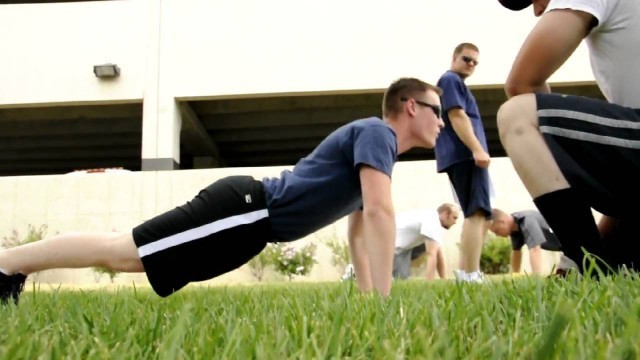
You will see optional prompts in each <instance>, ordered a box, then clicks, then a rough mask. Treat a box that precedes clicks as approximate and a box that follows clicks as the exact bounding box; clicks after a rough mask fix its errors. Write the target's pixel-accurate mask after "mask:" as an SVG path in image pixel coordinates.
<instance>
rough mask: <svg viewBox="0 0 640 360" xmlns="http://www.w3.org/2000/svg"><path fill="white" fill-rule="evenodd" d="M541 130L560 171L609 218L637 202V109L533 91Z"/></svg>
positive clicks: (639, 125) (639, 177) (639, 114)
mask: <svg viewBox="0 0 640 360" xmlns="http://www.w3.org/2000/svg"><path fill="white" fill-rule="evenodd" d="M536 102H537V107H538V111H537V114H538V122H539V128H540V132H541V133H542V134H543V137H544V139H545V141H546V143H547V145H548V146H549V149H550V150H551V153H552V154H553V157H554V159H555V160H556V162H557V164H558V166H559V167H560V169H561V171H562V174H563V175H564V176H565V178H566V179H567V181H568V182H569V184H570V185H571V187H572V188H574V189H576V190H578V191H579V192H580V193H581V196H583V197H584V198H585V199H586V200H587V202H588V203H589V204H590V205H591V207H593V208H594V209H596V210H597V211H599V212H601V213H603V214H607V215H610V216H613V217H620V216H623V215H624V214H627V213H630V212H636V211H637V209H638V204H639V203H640V111H639V110H635V109H631V108H627V107H623V106H619V105H615V104H610V103H607V102H605V101H600V100H596V99H589V98H585V97H578V96H565V95H558V94H537V95H536Z"/></svg>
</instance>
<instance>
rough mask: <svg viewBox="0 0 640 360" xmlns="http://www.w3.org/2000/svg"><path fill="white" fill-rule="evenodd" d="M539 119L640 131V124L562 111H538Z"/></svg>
mask: <svg viewBox="0 0 640 360" xmlns="http://www.w3.org/2000/svg"><path fill="white" fill-rule="evenodd" d="M538 117H561V118H567V119H574V120H582V121H585V122H588V123H592V124H598V125H605V126H610V127H614V128H621V129H636V130H640V122H636V121H629V120H620V119H612V118H606V117H603V116H598V115H593V114H588V113H583V112H578V111H573V110H562V109H542V110H538Z"/></svg>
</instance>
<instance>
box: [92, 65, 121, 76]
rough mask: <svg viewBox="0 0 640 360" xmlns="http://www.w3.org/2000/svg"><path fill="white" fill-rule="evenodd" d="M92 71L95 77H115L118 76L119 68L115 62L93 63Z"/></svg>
mask: <svg viewBox="0 0 640 360" xmlns="http://www.w3.org/2000/svg"><path fill="white" fill-rule="evenodd" d="M93 73H94V74H95V75H96V77H97V78H101V79H102V78H106V79H108V78H116V77H118V76H120V68H119V67H118V65H116V64H102V65H94V66H93Z"/></svg>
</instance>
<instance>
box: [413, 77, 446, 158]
mask: <svg viewBox="0 0 640 360" xmlns="http://www.w3.org/2000/svg"><path fill="white" fill-rule="evenodd" d="M408 106H410V107H411V112H412V114H413V118H412V119H411V125H410V127H411V134H412V136H413V137H414V138H416V139H418V142H419V144H420V146H422V147H425V148H429V149H431V148H433V147H435V146H436V139H437V138H438V135H439V134H440V129H441V128H443V127H444V122H443V121H442V114H441V113H442V108H441V105H440V96H438V94H437V93H436V92H434V91H432V90H428V91H427V92H426V93H423V94H422V95H419V96H416V97H415V98H412V99H410V101H409V102H408Z"/></svg>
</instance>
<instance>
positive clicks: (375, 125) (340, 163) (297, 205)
mask: <svg viewBox="0 0 640 360" xmlns="http://www.w3.org/2000/svg"><path fill="white" fill-rule="evenodd" d="M397 158H398V146H397V140H396V134H395V132H394V131H393V129H392V128H391V127H390V126H389V125H387V124H386V123H385V122H383V121H382V120H380V119H379V118H368V119H362V120H356V121H353V122H351V123H349V124H347V125H344V126H342V127H340V128H339V129H337V130H335V131H334V132H333V133H331V134H330V135H329V136H328V137H327V138H326V139H324V140H323V141H322V142H321V143H320V145H318V147H316V148H315V150H313V152H312V153H311V154H309V156H307V157H304V158H302V159H300V160H299V161H298V163H297V164H296V165H295V166H294V167H293V170H291V171H289V170H285V171H283V172H282V174H281V176H280V178H264V179H263V180H262V183H263V184H264V190H265V193H266V196H267V207H268V208H269V219H270V221H271V227H272V229H273V234H274V237H275V239H274V240H275V241H291V240H296V239H300V238H302V237H304V236H306V235H309V234H311V233H312V232H314V231H316V230H318V229H320V228H322V227H324V226H327V225H329V224H332V223H333V222H335V221H336V220H338V219H340V218H342V217H344V216H346V215H348V214H350V213H352V212H353V211H355V210H358V209H359V208H361V207H362V193H361V190H360V173H359V169H360V165H363V164H366V165H369V166H371V167H373V168H375V169H378V170H380V171H382V172H383V173H385V174H387V175H388V176H389V177H390V178H391V171H392V169H393V165H394V163H395V162H396V161H397Z"/></svg>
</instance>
